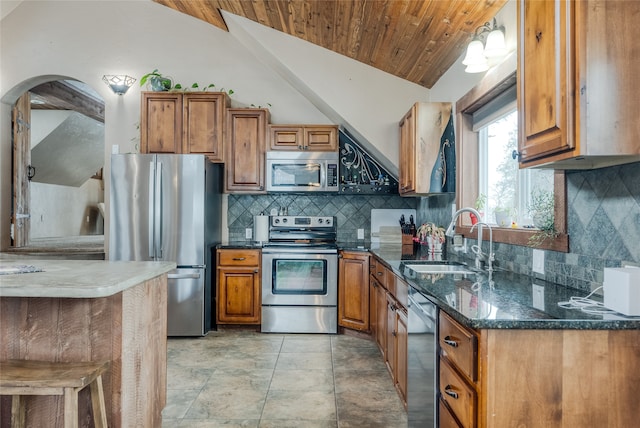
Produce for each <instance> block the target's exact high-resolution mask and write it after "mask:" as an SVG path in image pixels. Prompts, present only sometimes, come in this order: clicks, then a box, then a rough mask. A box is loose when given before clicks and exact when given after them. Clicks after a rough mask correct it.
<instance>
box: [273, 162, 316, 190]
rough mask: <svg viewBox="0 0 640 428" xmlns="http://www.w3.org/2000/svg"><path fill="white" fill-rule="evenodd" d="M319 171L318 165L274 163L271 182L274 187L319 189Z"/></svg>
mask: <svg viewBox="0 0 640 428" xmlns="http://www.w3.org/2000/svg"><path fill="white" fill-rule="evenodd" d="M320 171H321V166H320V164H319V163H299V164H282V163H274V164H273V165H272V168H271V174H272V180H271V182H272V183H273V186H276V187H278V186H283V187H320V180H321V178H320Z"/></svg>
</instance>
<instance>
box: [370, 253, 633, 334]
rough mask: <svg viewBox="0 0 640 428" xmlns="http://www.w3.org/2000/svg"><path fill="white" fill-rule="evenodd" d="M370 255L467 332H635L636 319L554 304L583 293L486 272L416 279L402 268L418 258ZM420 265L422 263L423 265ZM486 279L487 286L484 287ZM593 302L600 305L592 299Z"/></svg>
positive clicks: (503, 273)
mask: <svg viewBox="0 0 640 428" xmlns="http://www.w3.org/2000/svg"><path fill="white" fill-rule="evenodd" d="M371 253H373V254H374V255H376V256H377V257H378V258H379V259H380V260H382V261H383V262H384V263H385V264H386V265H387V266H388V267H389V268H391V269H392V270H393V271H394V272H395V273H396V274H397V275H399V276H402V277H404V279H405V280H406V281H407V282H408V283H409V284H410V285H411V286H412V287H413V288H414V289H415V290H417V291H418V292H420V293H421V294H422V295H424V296H425V297H427V298H428V299H429V300H431V301H433V302H434V303H435V304H437V305H438V306H439V307H440V308H441V309H442V310H444V311H445V312H446V313H448V314H449V315H451V316H452V317H453V318H455V319H456V320H457V321H458V322H460V323H461V324H463V325H466V326H468V327H470V328H473V329H513V328H518V329H579V330H622V329H638V328H640V317H624V316H622V315H616V314H589V313H586V312H583V311H581V310H579V309H565V308H562V307H560V306H558V302H564V301H568V300H569V299H570V298H571V297H573V296H576V297H585V292H584V291H581V290H577V289H573V288H569V287H565V286H561V285H557V284H553V283H549V282H546V281H542V280H538V279H535V278H533V277H530V276H525V275H518V274H515V273H512V272H507V271H502V270H498V271H495V272H493V275H492V277H491V278H490V277H489V275H488V273H486V272H479V273H475V272H474V273H471V274H416V273H415V272H414V271H413V270H411V269H409V268H406V264H408V263H411V262H412V261H416V260H420V261H421V262H422V261H423V260H424V259H425V256H424V255H421V254H416V253H413V254H409V253H408V252H407V251H406V250H405V251H404V253H405V254H403V251H402V249H401V248H400V247H399V246H395V247H382V248H373V249H371ZM424 261H426V260H424ZM490 280H491V281H492V283H490ZM591 298H592V299H594V300H599V301H602V298H601V296H597V295H594V296H592V297H591Z"/></svg>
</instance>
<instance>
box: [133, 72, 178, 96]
mask: <svg viewBox="0 0 640 428" xmlns="http://www.w3.org/2000/svg"><path fill="white" fill-rule="evenodd" d="M147 83H149V86H150V87H151V90H152V91H156V92H161V91H168V90H170V89H171V86H172V84H173V82H172V80H171V78H169V77H166V76H163V75H162V74H161V73H160V72H158V69H157V68H156V69H155V70H153V71H152V72H151V73H147V74H145V75H144V76H142V77H141V78H140V86H144V85H145V84H147Z"/></svg>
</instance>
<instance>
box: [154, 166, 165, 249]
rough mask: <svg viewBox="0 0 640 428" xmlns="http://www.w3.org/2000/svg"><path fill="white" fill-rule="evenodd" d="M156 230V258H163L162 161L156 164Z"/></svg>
mask: <svg viewBox="0 0 640 428" xmlns="http://www.w3.org/2000/svg"><path fill="white" fill-rule="evenodd" d="M155 188H156V198H155V199H156V209H155V226H156V227H155V230H156V236H155V237H154V240H155V242H156V258H158V259H162V226H163V225H162V208H163V207H162V162H158V163H157V164H156V186H155Z"/></svg>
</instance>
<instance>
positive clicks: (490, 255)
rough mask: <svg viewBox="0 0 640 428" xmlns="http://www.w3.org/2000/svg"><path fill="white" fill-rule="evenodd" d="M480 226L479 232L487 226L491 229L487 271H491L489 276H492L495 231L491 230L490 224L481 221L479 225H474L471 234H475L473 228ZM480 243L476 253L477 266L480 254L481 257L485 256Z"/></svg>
mask: <svg viewBox="0 0 640 428" xmlns="http://www.w3.org/2000/svg"><path fill="white" fill-rule="evenodd" d="M476 226H478V231H479V230H480V228H481V227H482V226H487V227H488V228H489V254H486V259H487V264H488V267H487V271H489V274H491V273H492V272H493V261H494V260H495V254H493V229H492V228H491V225H490V224H487V223H485V222H483V221H479V222H478V223H476V224H474V225H473V226H471V230H470V232H473V228H474V227H476ZM479 242H480V243H479V244H478V251H477V252H476V264H477V260H478V253H479V254H480V256H482V257H483V256H485V255H484V254H483V253H482V246H481V245H480V244H481V243H482V242H481V241H479Z"/></svg>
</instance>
